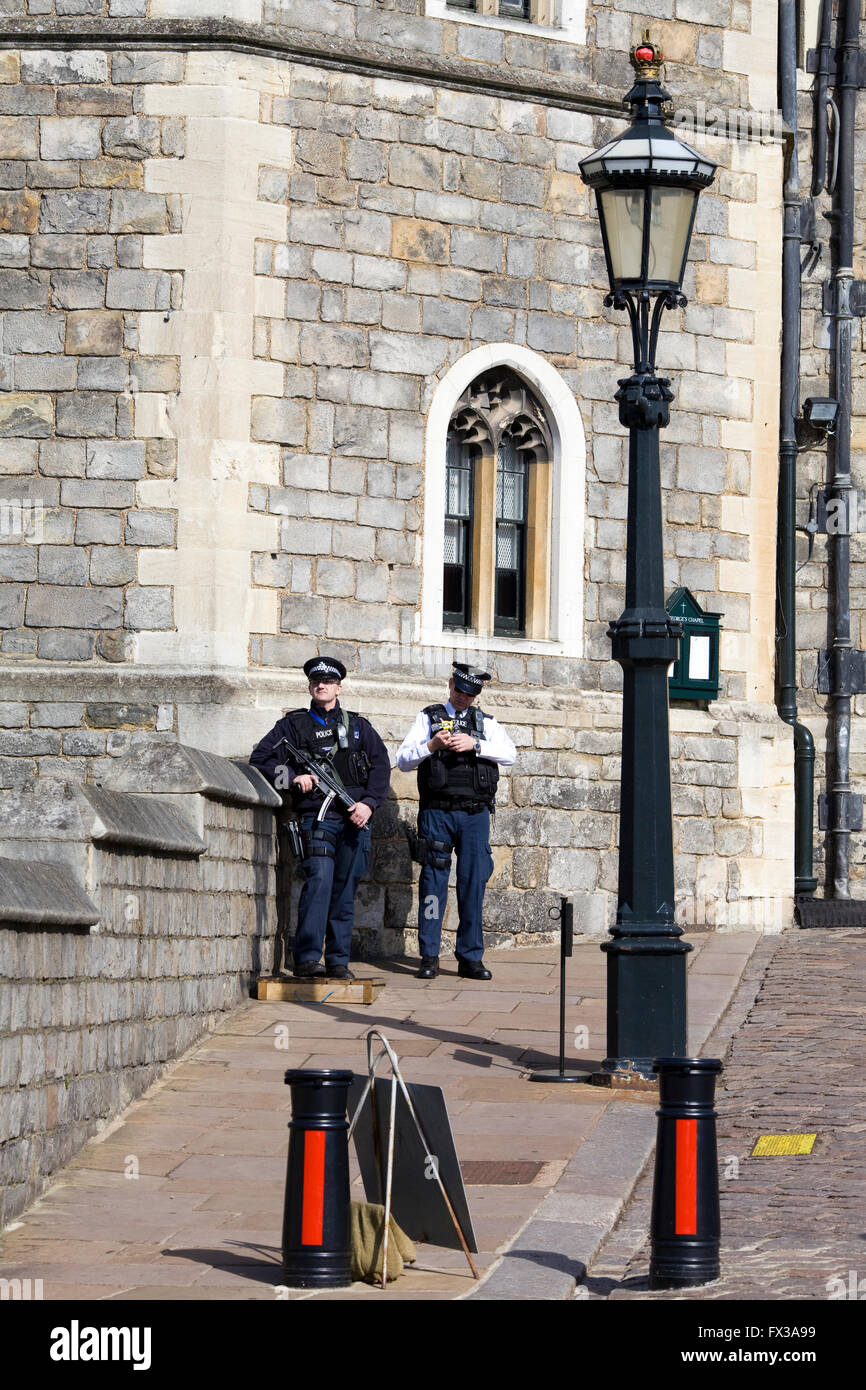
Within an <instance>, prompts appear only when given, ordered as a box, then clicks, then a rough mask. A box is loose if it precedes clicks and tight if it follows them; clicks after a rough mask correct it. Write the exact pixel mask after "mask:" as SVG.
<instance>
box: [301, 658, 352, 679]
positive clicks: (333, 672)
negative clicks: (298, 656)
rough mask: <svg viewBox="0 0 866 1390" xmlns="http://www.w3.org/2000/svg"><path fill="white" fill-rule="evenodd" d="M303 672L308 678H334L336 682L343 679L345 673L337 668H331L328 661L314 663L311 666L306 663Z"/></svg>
mask: <svg viewBox="0 0 866 1390" xmlns="http://www.w3.org/2000/svg"><path fill="white" fill-rule="evenodd" d="M304 670H305V671H306V673H307V675H308V676H310V677H312V676H334V677H335V679H336V680H338V681H341V680H342V679H343V676H344V675H345V671H341V670H340V668H339V667H338V666H332V665H331V663H330V662H329V661H315V662H313V664H312V665H310V664H309V663H308V664H307V665H306V666H305V667H304Z"/></svg>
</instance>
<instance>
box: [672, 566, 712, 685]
mask: <svg viewBox="0 0 866 1390" xmlns="http://www.w3.org/2000/svg"><path fill="white" fill-rule="evenodd" d="M665 607H666V609H667V611H668V613H669V614H670V616H671V617H672V618H675V619H676V621H677V622H678V623H682V626H683V636H682V639H681V641H680V655H679V660H678V661H675V662H674V666H673V670H672V671H671V675H670V680H669V682H668V691H669V694H670V698H671V699H672V700H717V699H718V698H719V620H720V618H721V616H722V615H721V613H705V612H704V610H703V608H701V605H700V604H699V603H698V601H697V599H696V598H695V596H694V594H693V593H692V592H691V591H690V590H689V589H677V590H675V592H674V593H672V594H671V596H670V598H669V599H668V601H667V603H666V604H665Z"/></svg>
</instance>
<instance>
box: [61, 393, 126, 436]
mask: <svg viewBox="0 0 866 1390" xmlns="http://www.w3.org/2000/svg"><path fill="white" fill-rule="evenodd" d="M115 426H116V420H115V402H114V397H113V396H112V395H107V394H106V393H105V392H103V391H75V392H71V393H70V394H68V395H60V396H58V397H57V433H58V434H60V435H74V436H76V437H82V436H84V435H96V436H97V437H99V438H103V439H106V438H110V437H111V436H112V435H113V434H114V432H115Z"/></svg>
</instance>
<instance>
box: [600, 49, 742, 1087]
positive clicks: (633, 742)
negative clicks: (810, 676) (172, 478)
mask: <svg viewBox="0 0 866 1390" xmlns="http://www.w3.org/2000/svg"><path fill="white" fill-rule="evenodd" d="M631 61H632V65H633V67H634V69H635V73H636V78H637V80H636V81H635V84H634V86H633V87H632V89H631V91H630V92H629V93H628V95H627V96H626V98H625V103H626V104H627V105H629V106H630V107H631V108H632V122H631V125H630V126H629V128H628V130H627V131H626V132H625V134H623V135H621V136H619V137H618V138H617V139H615V140H612V141H611V142H610V143H609V144H607V145H605V146H604V147H603V148H602V149H600V150H598V151H596V153H595V154H592V155H589V156H588V158H586V159H584V160H582V161H581V165H580V170H581V174H582V176H583V179H584V181H585V183H587V184H588V185H589V187H590V188H593V189H595V193H596V200H597V204H598V214H599V220H600V222H601V232H602V241H603V244H604V254H605V258H606V261H607V271H608V276H609V279H610V293H609V294H608V295H607V297H606V299H605V304H606V305H608V306H609V307H610V306H612V307H613V308H615V309H625V310H626V311H627V313H628V316H629V321H630V323H631V331H632V344H633V349H634V371H633V374H632V376H630V377H625V378H623V379H621V380H620V382H619V390H618V391H617V393H616V400H617V402H618V404H619V418H620V423H621V424H622V425H624V426H625V427H626V428H627V429H628V432H629V477H628V528H627V537H626V584H625V590H626V594H625V601H626V606H625V610H624V612H623V614H622V616H621V617H620V618H618V619H617V620H616V621H615V622H612V623H611V625H610V628H609V629H608V636H609V637H610V639H611V645H612V654H613V657H614V660H615V661H618V662H619V664H620V665H621V666H622V668H623V724H622V780H621V787H620V832H619V839H620V844H619V890H618V903H617V915H616V923H615V925H614V927H613V928H612V931H611V937H612V939H611V940H610V941H606V942H605V943H604V944H603V946H602V948H601V949H602V950H603V951H605V952H606V953H607V961H608V966H607V1052H608V1055H607V1057H606V1058H605V1060H604V1062H603V1063H602V1074H603V1077H606V1078H608V1079H612V1080H613V1079H616V1080H617V1082H629V1081H634V1080H641V1079H643V1080H649V1079H650V1078H651V1077H652V1060H653V1058H654V1057H659V1056H680V1057H681V1056H685V1055H686V967H685V958H686V954H687V952H688V951H690V950H691V946H690V945H689V944H688V943H687V942H684V941H681V940H680V939H679V938H680V937H681V936H682V930H681V928H679V927H678V926H677V925H676V923H675V921H674V855H673V821H672V812H671V777H670V739H669V731H668V674H667V673H668V668H669V666H670V665H671V663H672V662H674V661H675V660H676V659H677V656H678V654H679V639H680V636H681V634H682V628H681V626H680V625H679V624H678V623H677V622H676V620H675V619H672V618H671V617H670V615H669V614H668V613H667V611H666V608H665V584H664V552H663V547H662V509H661V476H660V471H659V430H660V429H662V428H664V426H665V425H666V424H667V423H668V419H669V406H670V402H671V401H672V400H673V392H672V391H671V390H670V382H669V380H668V379H667V378H666V377H658V376H656V373H655V355H656V346H657V343H658V334H659V327H660V324H661V316H662V313H663V312H664V310H665V309H671V308H676V307H679V306H681V305H683V304H685V302H686V300H685V297H684V295H683V293H682V281H683V275H684V273H685V266H686V260H687V257H688V253H689V242H690V240H691V234H692V227H693V225H694V220H695V211H696V208H697V201H698V196H699V194H700V191H701V189H702V188H706V187H707V185H708V184H710V183H711V182H712V180H713V176H714V174H715V168H716V166H715V164H714V163H713V162H712V160H709V159H707V158H706V156H705V155H702V154H699V153H698V152H697V151H696V150H693V149H692V148H691V147H690V146H689V145H686V144H684V143H683V142H682V141H681V140H679V139H677V137H676V136H675V135H674V133H673V132H672V131H671V130H669V129H668V127H667V126H666V124H665V103H666V102H667V101H669V100H670V98H669V95H668V93H667V92H666V91H665V90H664V88H663V87H662V86H661V85H660V81H659V78H660V75H661V64H662V53H661V50H660V49H658V48H657V47H656V46H655V45H654V44H653V43H651V42H650V40H649V37H648V36H646V37H645V38H644V41H643V42H642V43H640V44H638V45H637V46H636V47H635V48H634V49H633V50H632V53H631Z"/></svg>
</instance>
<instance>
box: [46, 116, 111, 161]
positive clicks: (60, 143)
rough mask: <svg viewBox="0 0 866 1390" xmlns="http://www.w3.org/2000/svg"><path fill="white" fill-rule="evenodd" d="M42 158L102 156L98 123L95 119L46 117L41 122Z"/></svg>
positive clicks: (94, 157) (88, 157)
mask: <svg viewBox="0 0 866 1390" xmlns="http://www.w3.org/2000/svg"><path fill="white" fill-rule="evenodd" d="M40 153H41V155H42V158H43V159H49V160H50V159H97V158H98V157H99V155H100V154H101V153H102V143H101V140H100V121H99V119H98V117H95V116H50V117H45V118H43V120H42V124H41V130H40Z"/></svg>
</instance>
